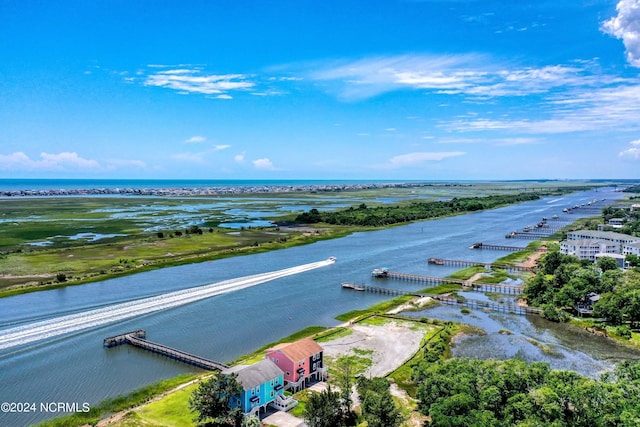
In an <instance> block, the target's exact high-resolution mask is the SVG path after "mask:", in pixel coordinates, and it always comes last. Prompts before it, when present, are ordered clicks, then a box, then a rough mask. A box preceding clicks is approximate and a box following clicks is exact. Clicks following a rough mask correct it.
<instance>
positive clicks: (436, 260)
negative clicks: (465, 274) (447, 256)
mask: <svg viewBox="0 0 640 427" xmlns="http://www.w3.org/2000/svg"><path fill="white" fill-rule="evenodd" d="M428 262H429V264H436V265H444V260H443V259H440V258H429V261H428Z"/></svg>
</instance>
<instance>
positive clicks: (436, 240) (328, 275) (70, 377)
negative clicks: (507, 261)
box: [0, 189, 638, 427]
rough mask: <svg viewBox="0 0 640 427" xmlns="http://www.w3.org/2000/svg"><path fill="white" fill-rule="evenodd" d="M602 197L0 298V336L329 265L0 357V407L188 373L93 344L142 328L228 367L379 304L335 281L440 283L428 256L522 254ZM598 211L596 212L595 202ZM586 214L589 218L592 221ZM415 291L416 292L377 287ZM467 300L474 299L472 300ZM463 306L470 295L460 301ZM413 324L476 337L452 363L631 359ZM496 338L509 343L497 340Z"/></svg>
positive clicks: (583, 364)
mask: <svg viewBox="0 0 640 427" xmlns="http://www.w3.org/2000/svg"><path fill="white" fill-rule="evenodd" d="M619 196H620V193H615V192H613V191H610V190H602V189H601V190H599V191H589V192H581V193H576V194H571V195H567V196H562V197H555V198H544V199H541V200H537V201H534V202H528V203H523V204H518V205H513V206H509V207H505V208H501V209H495V210H491V211H486V212H479V213H474V214H468V215H462V216H457V217H451V218H444V219H439V220H433V221H425V222H419V223H413V224H409V225H405V226H400V227H395V228H390V229H386V230H380V231H375V232H366V233H355V234H352V235H350V236H347V237H344V238H341V239H334V240H328V241H321V242H317V243H314V244H311V245H307V246H298V247H294V248H289V249H284V250H279V251H272V252H268V253H262V254H255V255H249V256H241V257H235V258H229V259H222V260H217V261H210V262H203V263H198V264H191V265H184V266H178V267H171V268H165V269H162V270H156V271H151V272H145V273H140V274H137V275H133V276H127V277H121V278H117V279H112V280H107V281H103V282H98V283H93V284H87V285H83V286H77V287H68V288H63V289H57V290H51V291H45V292H38V293H32V294H25V295H20V296H15V297H10V298H3V299H0V334H1V333H2V330H6V329H9V328H15V327H16V326H20V325H26V324H29V323H32V322H36V321H46V320H47V319H53V318H55V317H59V316H62V315H70V314H75V313H80V312H83V311H88V310H93V309H97V308H100V307H106V306H109V305H111V304H116V303H123V302H127V301H133V300H136V299H140V298H145V297H150V296H155V295H160V294H163V293H167V292H172V291H177V290H180V289H185V288H189V287H193V286H198V285H205V284H210V283H215V282H218V281H223V280H226V279H231V278H235V277H240V276H247V275H253V274H259V273H265V272H270V271H275V270H280V269H285V268H289V267H294V266H298V265H303V264H308V263H313V262H317V261H322V260H326V259H327V258H329V257H330V256H335V257H337V262H336V263H334V264H331V265H327V266H323V267H320V268H316V269H313V270H311V271H304V272H301V273H299V274H294V275H290V276H286V277H283V278H279V279H276V280H273V281H270V282H267V283H263V284H260V285H258V286H253V287H249V288H246V289H241V290H238V291H235V292H231V293H227V294H222V295H216V296H213V297H211V298H208V299H203V300H200V301H197V302H193V303H189V304H186V305H182V306H178V307H175V308H171V309H167V310H164V311H156V312H152V313H149V314H145V315H141V316H138V317H134V318H129V319H126V320H122V321H118V322H116V323H112V324H108V325H103V326H99V327H95V328H92V329H87V330H82V331H77V332H74V333H71V334H68V335H63V336H58V337H52V338H49V339H43V340H40V341H37V342H31V343H29V344H25V345H22V346H14V347H11V348H5V349H2V350H0V402H34V403H36V404H38V405H39V404H40V402H44V403H47V402H78V403H80V406H81V405H82V403H84V402H87V403H89V404H95V403H97V402H100V401H101V400H103V399H105V398H109V397H114V396H116V395H119V394H123V393H127V392H129V391H132V390H134V389H136V388H139V387H142V386H144V385H146V384H150V383H153V382H156V381H158V380H161V379H164V378H169V377H172V376H175V375H177V374H180V373H184V372H191V371H193V370H194V368H191V367H189V366H187V365H183V364H181V363H178V362H175V361H172V360H170V359H167V358H164V357H161V356H157V355H154V354H150V353H147V352H144V351H142V350H138V349H135V348H132V347H130V346H126V345H125V346H121V347H115V348H110V349H106V348H103V346H102V340H103V338H105V337H107V336H110V335H116V334H119V333H122V332H126V331H131V330H135V329H145V330H146V331H147V338H148V339H149V340H151V341H155V342H159V343H162V344H165V345H169V346H172V347H175V348H179V349H181V350H184V351H187V352H190V353H194V354H197V355H200V356H204V357H206V358H209V359H213V360H217V361H220V362H229V361H231V360H233V359H235V358H237V357H239V356H241V355H243V354H246V353H249V352H251V351H253V350H255V349H256V348H258V347H260V346H262V345H264V344H267V343H270V342H273V341H276V340H278V339H280V338H282V337H284V336H287V335H289V334H291V333H293V332H296V331H298V330H300V329H303V328H305V327H307V326H310V325H323V326H335V325H337V324H338V321H336V320H335V319H334V316H336V315H338V314H340V313H344V312H347V311H349V310H353V309H362V308H365V307H368V306H370V305H371V304H374V303H376V302H379V301H381V300H383V299H386V298H387V297H384V296H380V295H374V294H368V293H363V292H353V291H349V290H345V289H342V288H341V286H340V284H341V283H342V282H345V281H351V282H357V283H366V284H379V282H376V281H375V279H372V278H371V276H370V273H371V270H372V269H374V268H377V267H388V268H389V269H391V270H393V271H399V272H406V273H415V274H426V275H432V276H445V275H447V274H450V273H452V272H453V271H455V270H456V269H457V267H444V266H434V265H429V264H428V263H427V259H428V258H429V257H439V258H448V259H465V260H474V261H481V262H491V261H493V260H495V259H496V258H498V257H501V256H504V255H505V254H506V252H500V251H492V250H473V249H470V248H469V247H470V245H471V244H473V243H474V242H484V243H491V244H503V245H511V246H525V245H526V244H527V243H528V242H529V241H528V240H520V239H509V240H507V239H505V234H506V233H508V232H511V231H512V230H520V229H522V227H524V226H526V225H529V224H535V223H537V222H538V221H540V219H541V218H542V217H548V218H551V217H552V216H553V215H559V216H560V219H561V220H571V219H577V218H579V217H581V216H586V215H587V212H586V210H582V211H581V210H580V209H577V210H575V211H574V213H573V214H566V213H563V212H562V209H563V208H565V207H571V206H574V205H576V204H578V205H580V204H584V203H587V202H589V201H591V200H594V199H597V200H601V199H603V198H606V199H608V200H612V199H615V198H618V197H619ZM599 203H601V207H602V206H604V202H602V201H601V202H599ZM589 215H594V213H593V212H591V213H589ZM385 286H391V287H397V288H402V289H417V288H418V287H420V285H417V284H411V283H407V282H404V283H403V282H396V283H394V282H387V283H386V284H385ZM482 296H483V295H482V294H477V296H475V298H481V297H482ZM469 297H470V298H474V296H473V295H471V296H469ZM416 315H420V316H429V317H434V318H442V319H451V320H456V321H464V322H466V323H470V324H474V325H477V326H479V327H481V328H483V329H485V330H486V331H487V334H486V335H482V336H472V337H467V338H464V339H461V340H459V341H458V342H457V343H456V346H455V349H454V354H455V355H456V356H478V357H487V358H489V357H496V358H510V357H520V358H522V359H524V360H528V361H533V360H543V361H547V362H549V363H550V364H551V365H552V366H553V367H555V368H561V369H573V370H576V371H578V372H581V373H583V374H588V375H597V373H598V372H601V371H603V370H606V369H609V368H610V367H611V366H612V364H613V363H615V361H618V360H620V359H623V358H629V357H634V358H635V357H638V353H636V352H633V351H629V350H627V349H625V348H623V347H621V346H618V345H615V344H613V343H611V342H609V341H607V340H605V339H601V338H597V337H593V336H590V335H588V334H586V333H584V332H582V331H580V330H572V329H570V328H567V327H566V326H559V325H557V324H553V323H550V322H547V321H545V320H544V319H541V318H537V317H525V316H516V315H503V314H492V313H484V312H481V311H476V310H473V311H472V313H471V314H467V315H463V314H461V313H460V310H459V309H455V308H447V307H438V308H435V309H430V310H428V311H425V312H422V313H417V314H416ZM501 330H508V331H510V332H511V333H512V334H511V335H505V334H504V331H503V333H500V331H501ZM56 415H59V414H56V413H44V412H41V411H36V412H35V413H29V414H15V413H0V426H12V427H14V426H21V425H29V424H31V423H33V422H36V421H38V420H42V419H46V418H50V417H52V416H56Z"/></svg>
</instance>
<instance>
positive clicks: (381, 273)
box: [371, 268, 467, 285]
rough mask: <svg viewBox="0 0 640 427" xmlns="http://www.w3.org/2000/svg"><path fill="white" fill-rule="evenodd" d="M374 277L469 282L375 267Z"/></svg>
mask: <svg viewBox="0 0 640 427" xmlns="http://www.w3.org/2000/svg"><path fill="white" fill-rule="evenodd" d="M371 275H372V276H373V277H377V278H383V279H396V280H407V281H410V282H420V283H427V284H430V285H440V284H442V283H456V284H458V285H465V284H466V283H467V281H466V280H461V279H447V278H446V277H435V276H423V275H421V274H408V273H398V272H396V271H389V270H384V269H379V268H377V269H375V270H373V271H372V272H371Z"/></svg>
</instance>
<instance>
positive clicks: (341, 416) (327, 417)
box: [304, 387, 354, 427]
mask: <svg viewBox="0 0 640 427" xmlns="http://www.w3.org/2000/svg"><path fill="white" fill-rule="evenodd" d="M304 420H305V422H306V423H307V425H308V426H309V427H345V426H352V425H354V422H353V417H351V414H350V413H349V411H348V409H346V408H345V407H344V402H343V401H342V398H341V397H340V393H338V392H336V391H332V390H331V387H329V388H327V389H326V390H323V391H321V392H320V393H312V394H311V395H310V396H309V400H307V403H306V406H305V410H304Z"/></svg>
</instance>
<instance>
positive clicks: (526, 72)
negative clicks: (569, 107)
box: [311, 54, 602, 100]
mask: <svg viewBox="0 0 640 427" xmlns="http://www.w3.org/2000/svg"><path fill="white" fill-rule="evenodd" d="M590 66H591V64H590V63H589V62H583V63H579V62H576V63H575V64H574V65H547V66H543V67H523V68H512V67H510V66H508V65H506V64H503V65H501V64H498V63H495V62H494V61H492V59H491V58H489V57H487V56H482V55H470V54H460V55H402V56H391V57H375V58H367V59H361V60H358V61H350V62H348V61H345V62H343V63H340V64H337V65H336V64H334V65H332V66H328V67H327V66H325V67H324V68H323V69H320V71H313V72H312V73H311V78H312V79H313V80H316V81H323V82H328V83H334V84H337V85H338V92H339V94H340V96H341V97H342V98H344V99H348V100H358V99H365V98H369V97H372V96H376V95H379V94H381V93H385V92H389V91H394V90H402V89H413V90H426V91H431V92H434V93H439V94H443V95H454V94H460V95H465V96H468V97H473V98H481V99H486V98H494V97H503V96H527V95H531V94H538V93H547V92H549V91H551V90H553V89H554V88H557V87H563V86H582V85H594V84H599V82H601V81H602V79H601V78H600V76H599V78H592V77H589V76H588V75H587V73H586V72H587V71H588V69H589V67H590ZM315 68H316V69H317V68H318V66H317V65H316V66H315Z"/></svg>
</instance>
